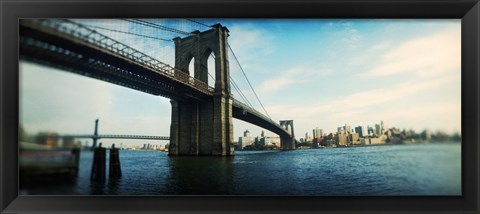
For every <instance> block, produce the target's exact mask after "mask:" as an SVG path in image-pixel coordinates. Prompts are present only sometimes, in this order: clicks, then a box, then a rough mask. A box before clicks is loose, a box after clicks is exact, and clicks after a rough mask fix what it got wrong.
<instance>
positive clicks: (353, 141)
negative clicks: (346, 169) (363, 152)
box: [348, 133, 361, 145]
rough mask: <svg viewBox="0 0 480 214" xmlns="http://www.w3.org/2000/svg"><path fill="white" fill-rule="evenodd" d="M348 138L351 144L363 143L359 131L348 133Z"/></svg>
mask: <svg viewBox="0 0 480 214" xmlns="http://www.w3.org/2000/svg"><path fill="white" fill-rule="evenodd" d="M348 140H349V141H350V144H353V145H360V144H361V142H360V138H359V136H358V133H350V134H349V135H348Z"/></svg>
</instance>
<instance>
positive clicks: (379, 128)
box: [375, 124, 382, 136]
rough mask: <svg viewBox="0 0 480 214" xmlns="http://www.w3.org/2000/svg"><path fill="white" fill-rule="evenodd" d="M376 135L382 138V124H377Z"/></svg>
mask: <svg viewBox="0 0 480 214" xmlns="http://www.w3.org/2000/svg"><path fill="white" fill-rule="evenodd" d="M375 134H376V135H377V136H380V135H381V134H382V127H381V125H380V124H375Z"/></svg>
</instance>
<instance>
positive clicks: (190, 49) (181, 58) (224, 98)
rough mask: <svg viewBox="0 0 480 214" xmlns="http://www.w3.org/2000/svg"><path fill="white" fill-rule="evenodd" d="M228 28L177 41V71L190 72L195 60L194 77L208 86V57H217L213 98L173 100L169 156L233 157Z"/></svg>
mask: <svg viewBox="0 0 480 214" xmlns="http://www.w3.org/2000/svg"><path fill="white" fill-rule="evenodd" d="M228 32H229V31H228V29H227V28H226V27H224V26H222V25H220V24H216V25H213V26H212V29H210V30H208V31H204V32H199V31H194V32H192V34H193V35H191V36H188V37H185V38H179V37H176V38H174V39H173V40H174V42H175V68H177V69H179V70H181V71H182V72H188V67H189V64H190V61H191V60H194V71H190V72H194V77H195V78H196V79H197V80H201V81H203V82H205V83H207V84H208V66H207V65H208V64H207V62H208V58H209V56H210V54H211V53H213V54H214V55H215V92H214V96H213V98H208V99H203V100H195V99H191V100H188V101H180V100H171V101H170V103H171V105H172V121H171V126H170V146H169V155H209V156H212V155H220V156H228V155H233V150H231V147H232V144H233V125H232V94H231V91H230V70H229V61H228V43H227V38H228Z"/></svg>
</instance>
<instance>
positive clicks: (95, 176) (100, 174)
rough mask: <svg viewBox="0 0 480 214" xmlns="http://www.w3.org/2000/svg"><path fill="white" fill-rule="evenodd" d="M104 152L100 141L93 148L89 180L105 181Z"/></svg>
mask: <svg viewBox="0 0 480 214" xmlns="http://www.w3.org/2000/svg"><path fill="white" fill-rule="evenodd" d="M105 154H106V149H105V148H102V144H101V143H100V144H99V145H98V147H97V148H95V149H94V150H93V163H92V172H91V174H90V181H91V182H98V183H100V182H101V183H105V165H106V160H105V157H106V155H105Z"/></svg>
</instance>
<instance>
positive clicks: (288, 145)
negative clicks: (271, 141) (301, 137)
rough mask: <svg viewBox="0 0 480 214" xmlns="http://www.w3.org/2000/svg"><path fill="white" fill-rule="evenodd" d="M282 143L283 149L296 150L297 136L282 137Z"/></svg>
mask: <svg viewBox="0 0 480 214" xmlns="http://www.w3.org/2000/svg"><path fill="white" fill-rule="evenodd" d="M280 145H282V149H283V150H294V149H295V148H296V147H295V138H293V137H280Z"/></svg>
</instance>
